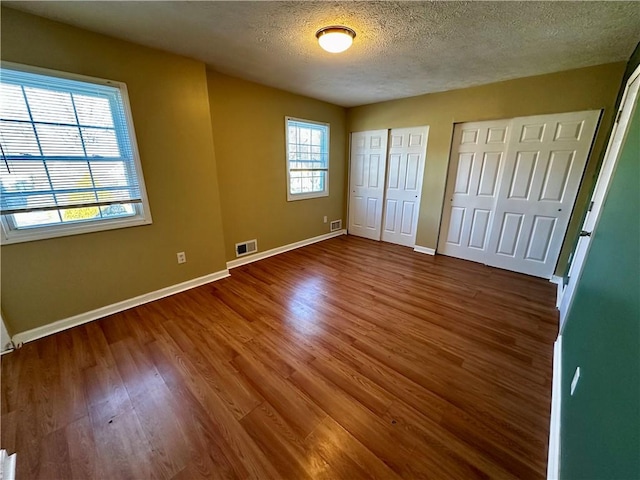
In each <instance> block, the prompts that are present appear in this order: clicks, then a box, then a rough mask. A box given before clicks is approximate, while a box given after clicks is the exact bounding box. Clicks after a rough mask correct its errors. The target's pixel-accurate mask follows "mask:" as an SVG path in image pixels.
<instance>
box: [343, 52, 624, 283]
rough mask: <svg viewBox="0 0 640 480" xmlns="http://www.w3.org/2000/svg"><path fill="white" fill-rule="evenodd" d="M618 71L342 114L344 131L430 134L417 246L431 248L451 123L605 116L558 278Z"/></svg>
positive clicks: (559, 76)
mask: <svg viewBox="0 0 640 480" xmlns="http://www.w3.org/2000/svg"><path fill="white" fill-rule="evenodd" d="M624 68H625V64H624V63H612V64H607V65H599V66H596V67H588V68H581V69H577V70H569V71H565V72H559V73H552V74H548V75H540V76H536V77H527V78H521V79H517V80H510V81H506V82H499V83H492V84H489V85H483V86H481V87H474V88H465V89H462V90H452V91H448V92H442V93H433V94H428V95H421V96H417V97H411V98H406V99H402V100H394V101H389V102H382V103H376V104H372V105H366V106H362V107H356V108H352V109H349V110H348V112H347V115H348V116H347V118H348V128H349V131H350V132H358V131H363V130H375V129H381V128H397V127H410V126H417V125H429V126H430V129H429V142H428V146H427V161H426V166H425V175H424V183H423V185H424V186H423V191H422V202H421V205H420V218H419V221H418V234H417V238H416V243H417V244H418V245H422V246H425V247H429V248H436V245H437V242H438V230H439V227H440V216H441V213H442V205H443V196H444V189H445V183H446V179H447V168H448V162H449V150H450V147H451V140H452V135H453V124H454V123H457V122H469V121H480V120H492V119H502V118H512V117H520V116H527V115H541V114H546V113H561V112H572V111H581V110H596V109H604V116H603V118H602V122H601V125H600V128H599V130H598V135H597V138H596V143H595V146H594V149H593V152H592V154H591V157H590V159H589V162H588V164H587V167H586V171H585V176H584V182H583V185H582V187H581V189H580V192H579V193H578V199H577V201H576V208H575V209H574V211H575V212H577V213H576V214H575V215H574V216H573V218H572V220H571V222H570V225H569V230H568V234H567V239H566V241H565V244H564V246H563V248H562V252H561V254H560V258H559V261H558V267H557V273H559V274H562V273H564V270H565V267H566V264H567V259H568V256H569V253H570V251H571V249H572V247H573V244H574V241H575V236H576V235H577V231H578V229H579V227H580V223H581V220H582V214H583V212H584V210H585V206H586V204H587V202H588V199H589V194H590V191H591V188H592V186H593V182H594V175H595V173H596V169H597V166H598V165H597V164H598V163H599V160H600V156H601V154H602V151H603V149H604V148H605V147H606V141H607V139H608V136H609V131H610V128H611V123H612V121H613V109H614V103H615V100H616V94H617V92H618V89H619V87H620V81H621V79H622V74H623V73H624Z"/></svg>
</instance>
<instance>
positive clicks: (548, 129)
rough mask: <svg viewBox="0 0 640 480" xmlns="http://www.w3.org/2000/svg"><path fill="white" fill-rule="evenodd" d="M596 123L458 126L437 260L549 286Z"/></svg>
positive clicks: (567, 119) (593, 117) (577, 118)
mask: <svg viewBox="0 0 640 480" xmlns="http://www.w3.org/2000/svg"><path fill="white" fill-rule="evenodd" d="M599 115H600V112H599V111H590V112H575V113H566V114H555V115H540V116H535V117H521V118H514V119H511V120H502V121H489V122H476V123H464V124H458V125H456V127H455V130H454V137H453V145H452V152H451V161H450V167H449V177H448V181H447V190H446V197H445V204H444V209H443V220H442V228H441V232H440V239H439V243H438V251H439V253H443V254H445V255H451V256H454V257H459V258H464V259H467V260H473V261H477V262H482V263H485V264H487V265H491V266H496V267H500V268H505V269H507V270H512V271H516V272H521V273H526V274H529V275H535V276H539V277H545V278H550V277H551V275H552V274H553V271H554V269H555V265H556V261H557V258H558V254H559V253H560V248H561V246H562V242H563V240H564V235H565V232H566V228H567V225H568V223H569V218H570V215H571V211H572V209H573V204H574V201H575V197H576V194H577V192H578V188H579V185H580V180H581V178H582V173H583V171H584V166H585V164H586V161H587V157H588V155H589V151H590V148H591V143H592V141H593V136H594V134H595V129H596V127H597V123H598V119H599Z"/></svg>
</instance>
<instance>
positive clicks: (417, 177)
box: [382, 127, 429, 247]
mask: <svg viewBox="0 0 640 480" xmlns="http://www.w3.org/2000/svg"><path fill="white" fill-rule="evenodd" d="M428 130H429V129H428V127H410V128H394V129H393V130H391V134H390V136H389V155H388V157H387V158H388V160H387V181H386V190H385V199H384V218H383V221H382V240H383V241H384V242H389V243H395V244H398V245H405V246H407V247H413V246H415V244H416V230H417V228H418V212H419V209H420V198H421V197H422V177H423V175H424V163H425V156H426V154H427V136H428Z"/></svg>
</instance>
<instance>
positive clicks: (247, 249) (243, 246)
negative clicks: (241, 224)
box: [236, 240, 258, 257]
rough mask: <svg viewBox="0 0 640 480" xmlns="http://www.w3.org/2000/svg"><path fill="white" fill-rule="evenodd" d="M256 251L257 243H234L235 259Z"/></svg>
mask: <svg viewBox="0 0 640 480" xmlns="http://www.w3.org/2000/svg"><path fill="white" fill-rule="evenodd" d="M257 251H258V241H257V240H248V241H246V242H242V243H236V257H242V256H243V255H249V254H251V253H256V252H257Z"/></svg>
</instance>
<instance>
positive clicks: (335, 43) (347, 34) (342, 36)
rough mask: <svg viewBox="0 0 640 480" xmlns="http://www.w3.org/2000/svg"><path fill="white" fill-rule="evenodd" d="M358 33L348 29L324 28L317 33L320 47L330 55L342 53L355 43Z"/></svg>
mask: <svg viewBox="0 0 640 480" xmlns="http://www.w3.org/2000/svg"><path fill="white" fill-rule="evenodd" d="M355 36H356V32H354V31H353V30H351V29H350V28H347V27H324V28H321V29H320V30H318V31H317V32H316V37H317V39H318V43H319V44H320V46H321V47H322V48H323V49H325V50H326V51H327V52H330V53H340V52H344V51H345V50H346V49H348V48H349V47H350V46H351V44H352V43H353V39H354V38H355Z"/></svg>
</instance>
